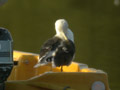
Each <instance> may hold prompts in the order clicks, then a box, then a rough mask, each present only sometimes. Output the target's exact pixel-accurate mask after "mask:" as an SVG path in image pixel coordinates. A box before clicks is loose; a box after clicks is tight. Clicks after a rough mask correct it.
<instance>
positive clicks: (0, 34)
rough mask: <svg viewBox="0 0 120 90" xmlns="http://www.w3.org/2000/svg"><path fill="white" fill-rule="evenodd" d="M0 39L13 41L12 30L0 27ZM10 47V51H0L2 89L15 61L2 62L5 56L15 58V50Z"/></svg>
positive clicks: (0, 85) (0, 86) (0, 83)
mask: <svg viewBox="0 0 120 90" xmlns="http://www.w3.org/2000/svg"><path fill="white" fill-rule="evenodd" d="M0 41H6V42H11V44H12V42H13V40H12V37H11V34H10V32H9V31H8V30H7V29H5V28H0ZM1 48H2V47H1ZM4 48H5V47H4ZM10 48H11V49H10V51H8V52H2V51H0V90H5V81H6V80H7V78H8V77H9V75H10V73H11V71H12V68H13V63H8V62H7V63H3V62H2V61H3V58H4V57H5V58H6V57H7V58H12V59H13V55H12V54H13V50H12V47H11V46H10ZM2 49H3V48H2ZM12 59H11V60H12Z"/></svg>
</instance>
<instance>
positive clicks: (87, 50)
mask: <svg viewBox="0 0 120 90" xmlns="http://www.w3.org/2000/svg"><path fill="white" fill-rule="evenodd" d="M0 1H2V2H3V1H7V0H0ZM119 4H120V2H119V0H9V1H8V2H6V3H5V4H4V5H2V6H0V27H4V28H7V29H9V31H10V32H11V34H12V37H13V40H14V49H15V50H20V51H27V52H33V53H39V50H40V47H41V45H42V44H43V42H44V41H45V40H47V39H48V38H50V37H52V36H53V35H54V34H55V29H54V22H55V21H56V20H57V19H60V18H64V19H66V20H67V21H68V22H69V27H70V29H71V30H72V31H73V32H74V36H75V44H76V50H77V51H76V57H75V60H74V61H77V62H80V63H85V64H88V65H89V67H93V68H96V69H102V70H104V71H105V72H107V73H108V79H109V85H110V88H111V90H120V79H119V76H120V70H119V69H120V5H119Z"/></svg>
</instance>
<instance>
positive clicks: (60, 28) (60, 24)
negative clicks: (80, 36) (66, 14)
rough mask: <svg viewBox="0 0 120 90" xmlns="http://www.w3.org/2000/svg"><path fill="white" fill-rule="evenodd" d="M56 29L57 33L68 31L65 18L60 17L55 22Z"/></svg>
mask: <svg viewBox="0 0 120 90" xmlns="http://www.w3.org/2000/svg"><path fill="white" fill-rule="evenodd" d="M55 29H56V33H57V34H59V33H60V32H64V33H66V32H67V29H68V23H67V21H66V20H65V19H59V20H57V21H56V22H55Z"/></svg>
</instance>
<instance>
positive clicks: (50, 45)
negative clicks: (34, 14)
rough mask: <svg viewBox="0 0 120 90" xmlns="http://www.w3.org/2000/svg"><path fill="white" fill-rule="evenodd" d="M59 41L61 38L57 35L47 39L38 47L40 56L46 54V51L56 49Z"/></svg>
mask: <svg viewBox="0 0 120 90" xmlns="http://www.w3.org/2000/svg"><path fill="white" fill-rule="evenodd" d="M60 42H61V39H60V38H58V37H53V38H51V39H49V40H47V41H46V42H45V43H44V44H43V45H42V47H41V49H40V58H41V57H42V56H44V55H46V54H47V53H49V52H51V51H54V50H56V48H57V47H58V46H59V44H60Z"/></svg>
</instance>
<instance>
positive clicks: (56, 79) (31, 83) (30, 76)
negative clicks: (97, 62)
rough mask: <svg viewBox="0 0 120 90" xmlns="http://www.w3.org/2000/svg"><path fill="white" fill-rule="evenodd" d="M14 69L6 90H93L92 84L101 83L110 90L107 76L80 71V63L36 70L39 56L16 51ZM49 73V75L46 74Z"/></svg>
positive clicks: (92, 71) (48, 66)
mask: <svg viewBox="0 0 120 90" xmlns="http://www.w3.org/2000/svg"><path fill="white" fill-rule="evenodd" d="M13 55H14V61H18V65H16V66H14V67H13V70H12V73H11V75H10V76H9V78H8V81H7V82H6V90H21V89H23V90H63V89H64V88H65V87H70V88H68V89H66V90H91V86H92V83H94V82H95V81H101V82H103V83H104V84H105V87H106V90H109V86H108V80H107V74H106V73H104V72H98V71H97V70H95V69H94V70H92V69H90V68H87V69H80V67H79V63H75V62H72V64H71V65H70V66H64V67H63V72H61V70H60V69H61V68H60V67H56V68H52V67H51V64H48V65H45V66H40V67H38V68H34V67H33V66H34V65H35V64H36V63H37V62H38V54H32V53H25V52H19V51H14V54H13ZM45 72H48V73H45Z"/></svg>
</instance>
